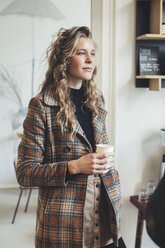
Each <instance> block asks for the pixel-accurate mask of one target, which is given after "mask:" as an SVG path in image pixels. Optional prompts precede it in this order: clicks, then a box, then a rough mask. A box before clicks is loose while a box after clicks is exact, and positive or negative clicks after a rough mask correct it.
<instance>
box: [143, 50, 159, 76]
mask: <svg viewBox="0 0 165 248" xmlns="http://www.w3.org/2000/svg"><path fill="white" fill-rule="evenodd" d="M139 74H140V75H159V74H160V60H159V47H156V46H153V47H152V46H148V47H144V46H140V47H139Z"/></svg>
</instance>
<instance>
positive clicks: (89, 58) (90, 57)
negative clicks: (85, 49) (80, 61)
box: [86, 54, 93, 63]
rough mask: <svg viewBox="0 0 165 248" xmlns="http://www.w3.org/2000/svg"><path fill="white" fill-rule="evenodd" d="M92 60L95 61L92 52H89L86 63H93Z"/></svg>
mask: <svg viewBox="0 0 165 248" xmlns="http://www.w3.org/2000/svg"><path fill="white" fill-rule="evenodd" d="M92 62H93V60H92V56H91V55H90V54H88V55H87V57H86V63H92Z"/></svg>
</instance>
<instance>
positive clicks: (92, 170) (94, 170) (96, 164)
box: [68, 153, 114, 175]
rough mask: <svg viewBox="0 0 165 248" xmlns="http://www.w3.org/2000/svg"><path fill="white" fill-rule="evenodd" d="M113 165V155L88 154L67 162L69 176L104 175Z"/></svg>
mask: <svg viewBox="0 0 165 248" xmlns="http://www.w3.org/2000/svg"><path fill="white" fill-rule="evenodd" d="M113 165H114V153H109V154H98V153H89V154H87V155H84V156H82V157H80V158H79V159H77V160H71V161H69V162H68V169H69V172H70V174H71V175H72V174H77V173H83V174H105V173H107V172H108V171H109V169H110V167H111V166H113Z"/></svg>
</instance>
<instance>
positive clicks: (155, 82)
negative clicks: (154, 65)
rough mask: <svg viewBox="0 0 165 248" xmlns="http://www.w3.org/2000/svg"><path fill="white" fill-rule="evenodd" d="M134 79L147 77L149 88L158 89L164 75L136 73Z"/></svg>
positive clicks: (164, 77)
mask: <svg viewBox="0 0 165 248" xmlns="http://www.w3.org/2000/svg"><path fill="white" fill-rule="evenodd" d="M136 79H149V90H154V91H160V90H161V80H162V79H165V75H137V76H136Z"/></svg>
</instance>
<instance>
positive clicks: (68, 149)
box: [63, 146, 71, 153]
mask: <svg viewBox="0 0 165 248" xmlns="http://www.w3.org/2000/svg"><path fill="white" fill-rule="evenodd" d="M70 150H71V148H70V147H69V146H66V147H64V149H63V151H64V152H66V153H68V152H70Z"/></svg>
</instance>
